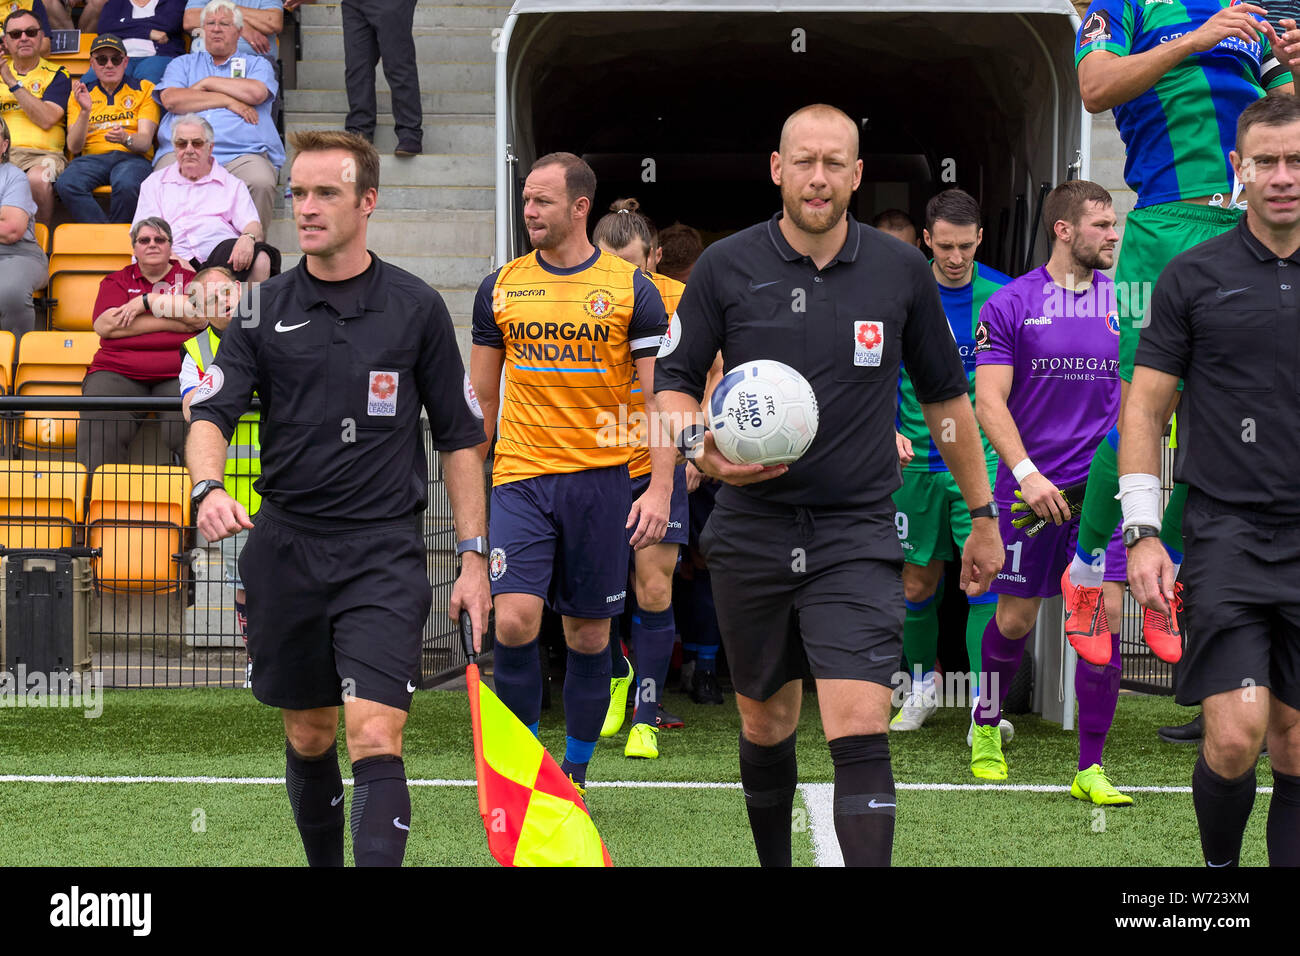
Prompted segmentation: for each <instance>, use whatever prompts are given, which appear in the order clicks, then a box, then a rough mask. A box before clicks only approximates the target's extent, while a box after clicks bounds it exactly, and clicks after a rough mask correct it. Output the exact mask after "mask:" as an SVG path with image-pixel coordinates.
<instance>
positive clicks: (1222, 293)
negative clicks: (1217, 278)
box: [1215, 285, 1252, 299]
mask: <svg viewBox="0 0 1300 956" xmlns="http://www.w3.org/2000/svg"><path fill="white" fill-rule="evenodd" d="M1250 288H1252V286H1248V285H1244V286H1242V287H1241V288H1240V289H1218V290H1216V291H1215V295H1217V296H1218V297H1219V298H1220V299H1226V298H1228V297H1229V296H1233V295H1236V294H1237V293H1238V292H1245V291H1246V290H1247V289H1250Z"/></svg>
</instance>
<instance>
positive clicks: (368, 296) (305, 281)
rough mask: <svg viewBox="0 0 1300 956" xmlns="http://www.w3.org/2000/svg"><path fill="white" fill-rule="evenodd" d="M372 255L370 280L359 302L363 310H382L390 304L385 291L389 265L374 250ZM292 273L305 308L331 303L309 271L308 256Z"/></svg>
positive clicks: (297, 293) (295, 292) (297, 296)
mask: <svg viewBox="0 0 1300 956" xmlns="http://www.w3.org/2000/svg"><path fill="white" fill-rule="evenodd" d="M370 257H371V259H372V262H371V267H370V280H369V281H368V282H367V283H366V285H365V288H363V289H362V290H361V295H360V297H359V298H358V304H359V305H360V307H361V311H363V312H382V311H383V310H384V309H385V308H386V307H387V304H388V293H387V292H386V291H385V285H386V282H385V281H384V274H385V272H386V271H387V266H385V265H384V261H383V260H382V259H380V258H379V256H377V255H375V254H374V253H373V252H371V253H370ZM292 275H293V284H294V295H295V297H296V298H297V299H298V304H299V305H300V306H301V307H302V308H303V309H304V310H306V309H314V308H316V306H318V305H328V304H330V302H329V300H328V299H326V298H325V295H324V291H323V290H322V288H321V286H320V285H319V284H318V281H317V280H316V278H315V277H314V276H312V274H311V273H310V272H308V271H307V257H306V256H303V257H302V258H301V259H300V260H298V265H297V266H296V267H295V268H294V270H293V273H292ZM319 281H325V280H319Z"/></svg>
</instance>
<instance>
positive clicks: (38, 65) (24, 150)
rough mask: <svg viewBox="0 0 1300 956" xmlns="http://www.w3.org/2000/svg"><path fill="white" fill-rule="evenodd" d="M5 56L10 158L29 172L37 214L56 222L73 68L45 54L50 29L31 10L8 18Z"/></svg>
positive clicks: (0, 97) (0, 112)
mask: <svg viewBox="0 0 1300 956" xmlns="http://www.w3.org/2000/svg"><path fill="white" fill-rule="evenodd" d="M3 30H4V49H5V53H6V54H7V56H6V58H4V59H3V60H0V84H2V87H0V116H3V117H4V119H5V121H6V122H7V123H8V124H9V133H10V135H11V136H12V138H13V144H12V146H11V147H10V149H9V161H10V162H11V163H13V164H14V165H15V166H17V167H18V168H19V169H21V170H22V171H23V172H25V173H26V174H27V182H28V184H29V185H30V186H31V190H32V199H34V200H35V201H36V220H37V222H43V223H45V225H47V226H48V225H49V224H50V215H51V214H52V213H53V212H54V181H55V180H56V179H58V178H59V174H60V173H62V172H63V170H64V168H65V167H66V166H67V165H68V161H67V160H66V159H65V158H64V156H63V142H64V129H63V116H64V113H65V112H66V108H67V104H68V95H69V94H70V93H71V92H72V80H71V79H70V78H69V77H68V71H67V70H65V69H64V68H63V67H61V66H56V65H55V64H53V63H51V62H50V61H49V60H44V59H42V58H41V56H40V52H39V51H40V48H41V42H42V41H43V40H44V39H45V33H44V31H43V30H42V29H41V24H40V21H39V20H38V19H37V18H36V16H35V15H34V14H33V13H32V12H31V11H29V10H15V11H14V12H13V13H11V14H9V16H7V17H5V19H4V26H3Z"/></svg>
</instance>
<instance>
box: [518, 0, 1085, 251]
mask: <svg viewBox="0 0 1300 956" xmlns="http://www.w3.org/2000/svg"><path fill="white" fill-rule="evenodd" d="M1077 24H1078V19H1077V16H1076V15H1075V13H1074V9H1073V7H1072V6H1071V5H1070V4H1069V3H1068V2H1067V0H1037V2H1033V0H984V2H975V3H971V2H950V3H926V2H898V0H895V2H892V3H886V2H880V3H872V2H844V3H834V2H826V0H823V2H818V3H806V4H804V3H792V2H779V3H777V2H770V3H728V2H716V0H714V2H707V0H706V2H697V3H681V2H678V3H674V2H661V3H645V2H642V3H619V2H599V3H591V2H572V3H564V2H556V0H520V2H517V3H516V4H515V5H514V8H513V9H512V13H511V16H510V17H509V18H508V20H507V22H506V26H505V30H504V33H503V35H502V37H501V38H500V40H499V41H498V45H499V47H500V50H499V53H498V60H497V138H498V142H497V146H498V163H499V168H498V178H497V183H498V190H497V193H498V195H497V237H498V242H497V246H498V248H497V254H498V258H499V260H500V261H504V260H505V259H508V258H510V257H511V256H513V255H517V254H519V253H520V252H522V251H524V250H526V249H527V237H526V235H525V234H524V232H523V231H522V226H521V216H520V214H519V191H520V189H521V188H522V185H523V180H524V178H525V176H526V175H527V172H528V167H529V165H530V164H531V163H532V161H533V160H534V159H536V157H538V156H540V155H543V154H545V153H547V152H550V151H552V150H569V151H571V152H575V153H578V154H579V155H582V156H584V157H585V158H586V159H587V160H588V161H589V162H590V163H591V165H592V166H593V168H594V169H595V171H596V175H597V178H598V181H599V192H598V194H597V197H596V210H597V212H598V213H601V212H603V211H604V210H605V209H606V208H607V207H608V205H609V203H610V202H611V201H612V200H613V199H615V198H617V197H619V196H629V195H631V196H636V197H637V198H638V199H639V200H641V203H642V208H643V210H644V211H645V212H646V213H647V214H649V215H650V216H651V218H652V219H654V220H655V221H656V222H657V223H658V224H659V225H660V226H665V225H668V224H669V223H672V222H673V221H674V220H680V221H682V222H685V223H688V224H690V225H693V226H695V227H696V228H698V229H699V230H700V231H701V232H702V233H704V235H705V240H706V242H708V241H711V240H713V239H716V238H719V237H721V236H723V235H726V234H728V233H730V232H733V231H735V230H736V229H739V228H742V227H744V226H747V225H750V224H751V223H753V222H756V221H758V220H760V219H763V218H766V217H767V216H768V215H770V214H771V212H773V211H775V209H776V208H777V204H778V201H779V200H778V196H777V192H776V188H775V187H774V186H773V185H772V183H771V179H770V176H769V172H768V155H769V153H770V152H771V150H772V149H773V148H774V147H775V145H776V142H777V139H778V135H779V132H780V128H781V123H782V121H783V120H784V118H785V117H786V116H787V115H788V114H789V113H790V112H792V111H793V110H794V109H797V108H798V107H800V106H803V105H806V104H808V103H812V102H818V101H821V102H827V103H832V104H834V105H836V106H839V107H841V108H842V109H844V110H845V111H846V112H847V113H848V114H849V115H850V116H852V117H854V118H855V120H857V121H858V122H859V123H860V128H861V154H862V158H863V161H864V173H863V182H862V187H861V189H860V190H859V191H858V193H857V195H856V197H855V200H854V204H853V206H852V207H851V208H852V211H853V213H854V215H855V216H857V217H858V218H859V219H862V220H865V221H869V220H870V219H871V217H872V216H873V215H874V214H875V213H877V212H879V211H880V210H882V209H885V208H887V207H898V208H902V209H904V210H906V211H908V212H909V213H910V214H911V216H912V218H913V219H914V220H915V221H916V222H917V223H918V224H919V223H920V222H921V221H922V218H923V212H924V209H925V203H926V200H927V199H928V198H929V197H930V196H931V195H933V194H934V193H935V192H937V191H938V190H940V189H943V188H946V187H947V186H949V185H957V186H960V187H962V188H963V189H966V190H968V191H969V192H971V193H972V194H974V195H975V196H976V197H977V198H978V199H979V201H980V204H981V207H982V209H983V212H984V217H985V245H984V248H983V249H982V250H981V256H980V258H981V259H982V260H984V261H986V262H989V263H990V264H993V265H995V266H997V267H998V268H1001V269H1003V270H1004V271H1007V272H1010V273H1012V274H1019V273H1021V272H1022V271H1024V268H1025V263H1026V262H1032V263H1035V264H1036V263H1037V262H1040V261H1042V259H1043V258H1045V256H1046V254H1047V246H1046V241H1045V239H1044V237H1043V234H1042V230H1041V228H1038V229H1036V228H1035V218H1036V217H1035V212H1036V210H1037V208H1038V203H1039V202H1040V198H1041V196H1042V194H1043V193H1044V192H1045V190H1046V189H1047V188H1050V187H1051V186H1053V185H1055V184H1057V183H1059V182H1061V181H1063V180H1065V179H1067V178H1072V177H1077V176H1079V175H1081V173H1082V174H1086V162H1087V154H1088V149H1089V144H1088V141H1087V137H1088V130H1089V122H1088V119H1089V118H1088V117H1086V114H1085V113H1084V111H1083V107H1082V104H1081V102H1080V99H1079V94H1078V88H1077V86H1076V83H1075V78H1074V64H1073V48H1074V35H1075V29H1076V27H1077Z"/></svg>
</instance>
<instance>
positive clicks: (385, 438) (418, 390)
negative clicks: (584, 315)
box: [191, 253, 484, 521]
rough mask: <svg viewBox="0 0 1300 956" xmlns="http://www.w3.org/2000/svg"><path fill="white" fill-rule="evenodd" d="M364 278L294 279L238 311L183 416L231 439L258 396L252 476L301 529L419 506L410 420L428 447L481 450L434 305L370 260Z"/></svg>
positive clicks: (302, 274) (422, 498)
mask: <svg viewBox="0 0 1300 956" xmlns="http://www.w3.org/2000/svg"><path fill="white" fill-rule="evenodd" d="M371 257H372V262H371V265H370V268H369V269H368V270H367V271H366V273H364V274H363V275H362V276H358V277H357V278H355V279H350V280H346V281H344V282H322V281H320V280H317V279H315V278H313V277H312V275H311V274H310V273H309V272H308V271H307V260H306V258H305V257H304V258H303V259H302V261H301V262H300V263H299V264H298V266H297V267H296V268H294V269H292V270H290V271H289V272H286V273H284V274H283V275H279V276H276V277H275V278H273V279H269V280H267V281H266V282H263V283H262V284H261V288H260V302H259V301H258V299H257V298H253V299H252V302H251V306H250V307H247V308H244V307H241V313H244V314H241V315H238V316H236V317H235V318H234V319H232V320H231V323H230V328H229V330H228V331H227V332H226V334H225V335H224V336H223V337H222V341H221V351H219V352H218V353H217V358H216V361H215V362H214V363H213V365H212V367H211V369H210V373H211V378H210V379H206V377H205V380H204V381H201V382H200V384H199V386H198V388H196V389H195V392H194V394H195V398H194V400H193V404H192V406H191V415H192V417H193V419H194V420H195V421H208V422H212V423H213V424H215V425H216V426H217V427H218V428H220V429H221V432H222V434H223V435H225V436H226V438H227V440H229V438H230V435H231V433H232V432H233V430H234V427H235V422H236V421H237V420H238V418H239V416H240V415H242V414H243V413H244V411H246V410H247V409H248V406H249V400H250V398H251V397H252V395H253V392H254V391H256V392H257V395H258V397H259V398H260V400H261V403H262V428H261V435H260V441H261V446H262V451H261V460H262V477H261V478H260V479H259V480H258V482H257V484H256V485H255V487H256V489H257V491H258V493H259V494H261V495H262V497H263V498H265V499H266V500H267V501H269V502H271V503H272V504H273V505H274V506H275V507H277V508H280V509H282V510H284V511H286V512H290V513H292V514H293V515H297V516H301V517H303V518H307V519H312V518H315V519H327V520H338V521H384V520H395V519H398V518H402V517H406V516H409V515H412V514H414V513H415V512H417V511H422V510H424V508H425V507H426V506H427V504H428V461H427V459H426V456H425V451H424V441H423V437H422V435H421V430H420V409H421V407H423V408H424V409H425V410H427V411H428V414H429V424H430V427H431V430H432V440H433V447H434V448H435V449H437V450H439V451H454V450H456V449H460V448H468V447H470V446H473V445H476V444H478V443H480V442H482V441H483V440H484V435H483V422H482V419H480V418H478V417H476V416H475V415H474V413H473V412H472V411H471V410H470V407H469V404H468V400H467V398H466V395H467V394H468V392H467V389H466V377H465V368H464V365H463V364H462V363H461V359H460V352H459V351H458V349H457V347H456V336H455V333H454V331H453V329H452V323H451V316H450V315H448V313H447V307H446V305H444V304H443V301H442V297H441V296H440V295H439V294H438V293H437V292H435V291H434V290H433V289H431V288H429V286H428V285H426V284H425V283H424V282H423V281H422V280H420V279H418V278H417V277H415V276H413V275H411V274H410V273H409V272H405V271H403V270H402V269H398V268H397V267H395V266H391V265H388V264H387V263H385V262H382V261H381V260H380V259H379V257H378V256H375V255H374V254H373V253H371Z"/></svg>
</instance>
